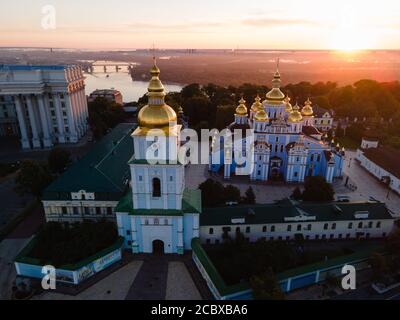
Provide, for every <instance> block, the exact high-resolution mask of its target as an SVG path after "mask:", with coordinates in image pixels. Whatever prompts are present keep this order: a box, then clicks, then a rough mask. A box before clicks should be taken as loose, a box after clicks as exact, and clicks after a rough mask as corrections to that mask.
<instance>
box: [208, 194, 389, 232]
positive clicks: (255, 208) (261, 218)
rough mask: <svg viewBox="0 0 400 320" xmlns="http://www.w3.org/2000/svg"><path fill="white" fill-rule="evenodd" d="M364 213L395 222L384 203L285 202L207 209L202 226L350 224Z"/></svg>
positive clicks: (370, 217) (371, 217)
mask: <svg viewBox="0 0 400 320" xmlns="http://www.w3.org/2000/svg"><path fill="white" fill-rule="evenodd" d="M364 211H368V213H369V216H368V218H367V219H366V220H371V219H374V220H376V219H382V220H384V219H393V217H392V216H391V215H390V213H389V212H388V209H387V208H386V206H385V204H384V203H380V202H366V203H364V202H355V203H346V202H340V203H339V202H331V203H306V202H303V203H300V202H293V201H290V200H285V201H280V202H278V203H275V204H264V205H252V206H241V205H239V206H229V207H217V208H205V209H203V213H202V215H201V216H200V225H201V226H210V225H232V224H233V223H232V219H234V218H244V219H245V222H244V224H266V223H291V222H293V223H296V222H301V221H295V220H292V221H285V218H290V217H292V218H294V217H297V216H303V217H304V216H315V218H316V219H315V220H304V222H308V221H310V222H312V221H346V220H356V218H355V217H354V215H355V214H356V213H357V212H364ZM363 220H364V219H363Z"/></svg>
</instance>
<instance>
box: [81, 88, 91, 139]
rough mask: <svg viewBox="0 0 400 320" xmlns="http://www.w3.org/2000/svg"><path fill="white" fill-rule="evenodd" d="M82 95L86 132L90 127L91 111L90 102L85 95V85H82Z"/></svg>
mask: <svg viewBox="0 0 400 320" xmlns="http://www.w3.org/2000/svg"><path fill="white" fill-rule="evenodd" d="M79 93H80V95H81V97H82V114H83V124H84V128H85V132H86V131H87V128H88V118H89V111H88V103H87V99H86V95H85V85H83V86H82V89H81V90H80V91H79Z"/></svg>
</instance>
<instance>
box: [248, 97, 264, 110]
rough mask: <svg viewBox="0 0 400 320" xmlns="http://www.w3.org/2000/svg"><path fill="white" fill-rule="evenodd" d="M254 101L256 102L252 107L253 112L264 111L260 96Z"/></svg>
mask: <svg viewBox="0 0 400 320" xmlns="http://www.w3.org/2000/svg"><path fill="white" fill-rule="evenodd" d="M254 100H255V101H254V103H253V104H252V106H251V111H253V112H257V111H259V110H264V106H263V105H262V103H261V98H260V97H259V95H257V97H256V98H255V99H254Z"/></svg>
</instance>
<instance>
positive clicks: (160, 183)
mask: <svg viewBox="0 0 400 320" xmlns="http://www.w3.org/2000/svg"><path fill="white" fill-rule="evenodd" d="M150 74H151V79H150V82H149V86H148V92H147V96H148V104H147V105H146V106H144V107H142V108H141V109H140V111H139V114H138V123H139V126H138V127H137V128H136V130H135V131H134V132H133V134H132V138H133V144H134V156H133V158H132V159H131V161H130V162H129V165H130V169H131V178H132V181H131V187H132V197H133V199H132V200H133V209H163V210H181V208H182V196H183V190H184V185H185V183H184V179H185V177H184V167H183V165H181V164H180V163H178V161H177V157H178V146H179V143H180V139H179V136H180V131H181V127H182V126H181V125H178V124H177V115H176V113H175V111H174V110H173V109H172V108H171V107H170V106H169V105H167V104H166V103H165V101H164V97H165V91H164V86H163V84H162V83H161V80H160V78H159V75H160V69H159V68H158V67H157V64H156V61H155V58H154V64H153V67H152V68H151V70H150Z"/></svg>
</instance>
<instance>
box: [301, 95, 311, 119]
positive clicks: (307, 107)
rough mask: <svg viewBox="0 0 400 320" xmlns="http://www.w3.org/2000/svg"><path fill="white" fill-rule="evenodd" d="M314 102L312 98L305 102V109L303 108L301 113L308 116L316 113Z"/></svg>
mask: <svg viewBox="0 0 400 320" xmlns="http://www.w3.org/2000/svg"><path fill="white" fill-rule="evenodd" d="M311 105H312V102H311V101H310V98H308V99H307V101H306V102H305V103H304V107H303V109H301V114H302V115H303V116H306V117H311V116H312V115H313V114H314V110H313V108H312V107H311Z"/></svg>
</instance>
